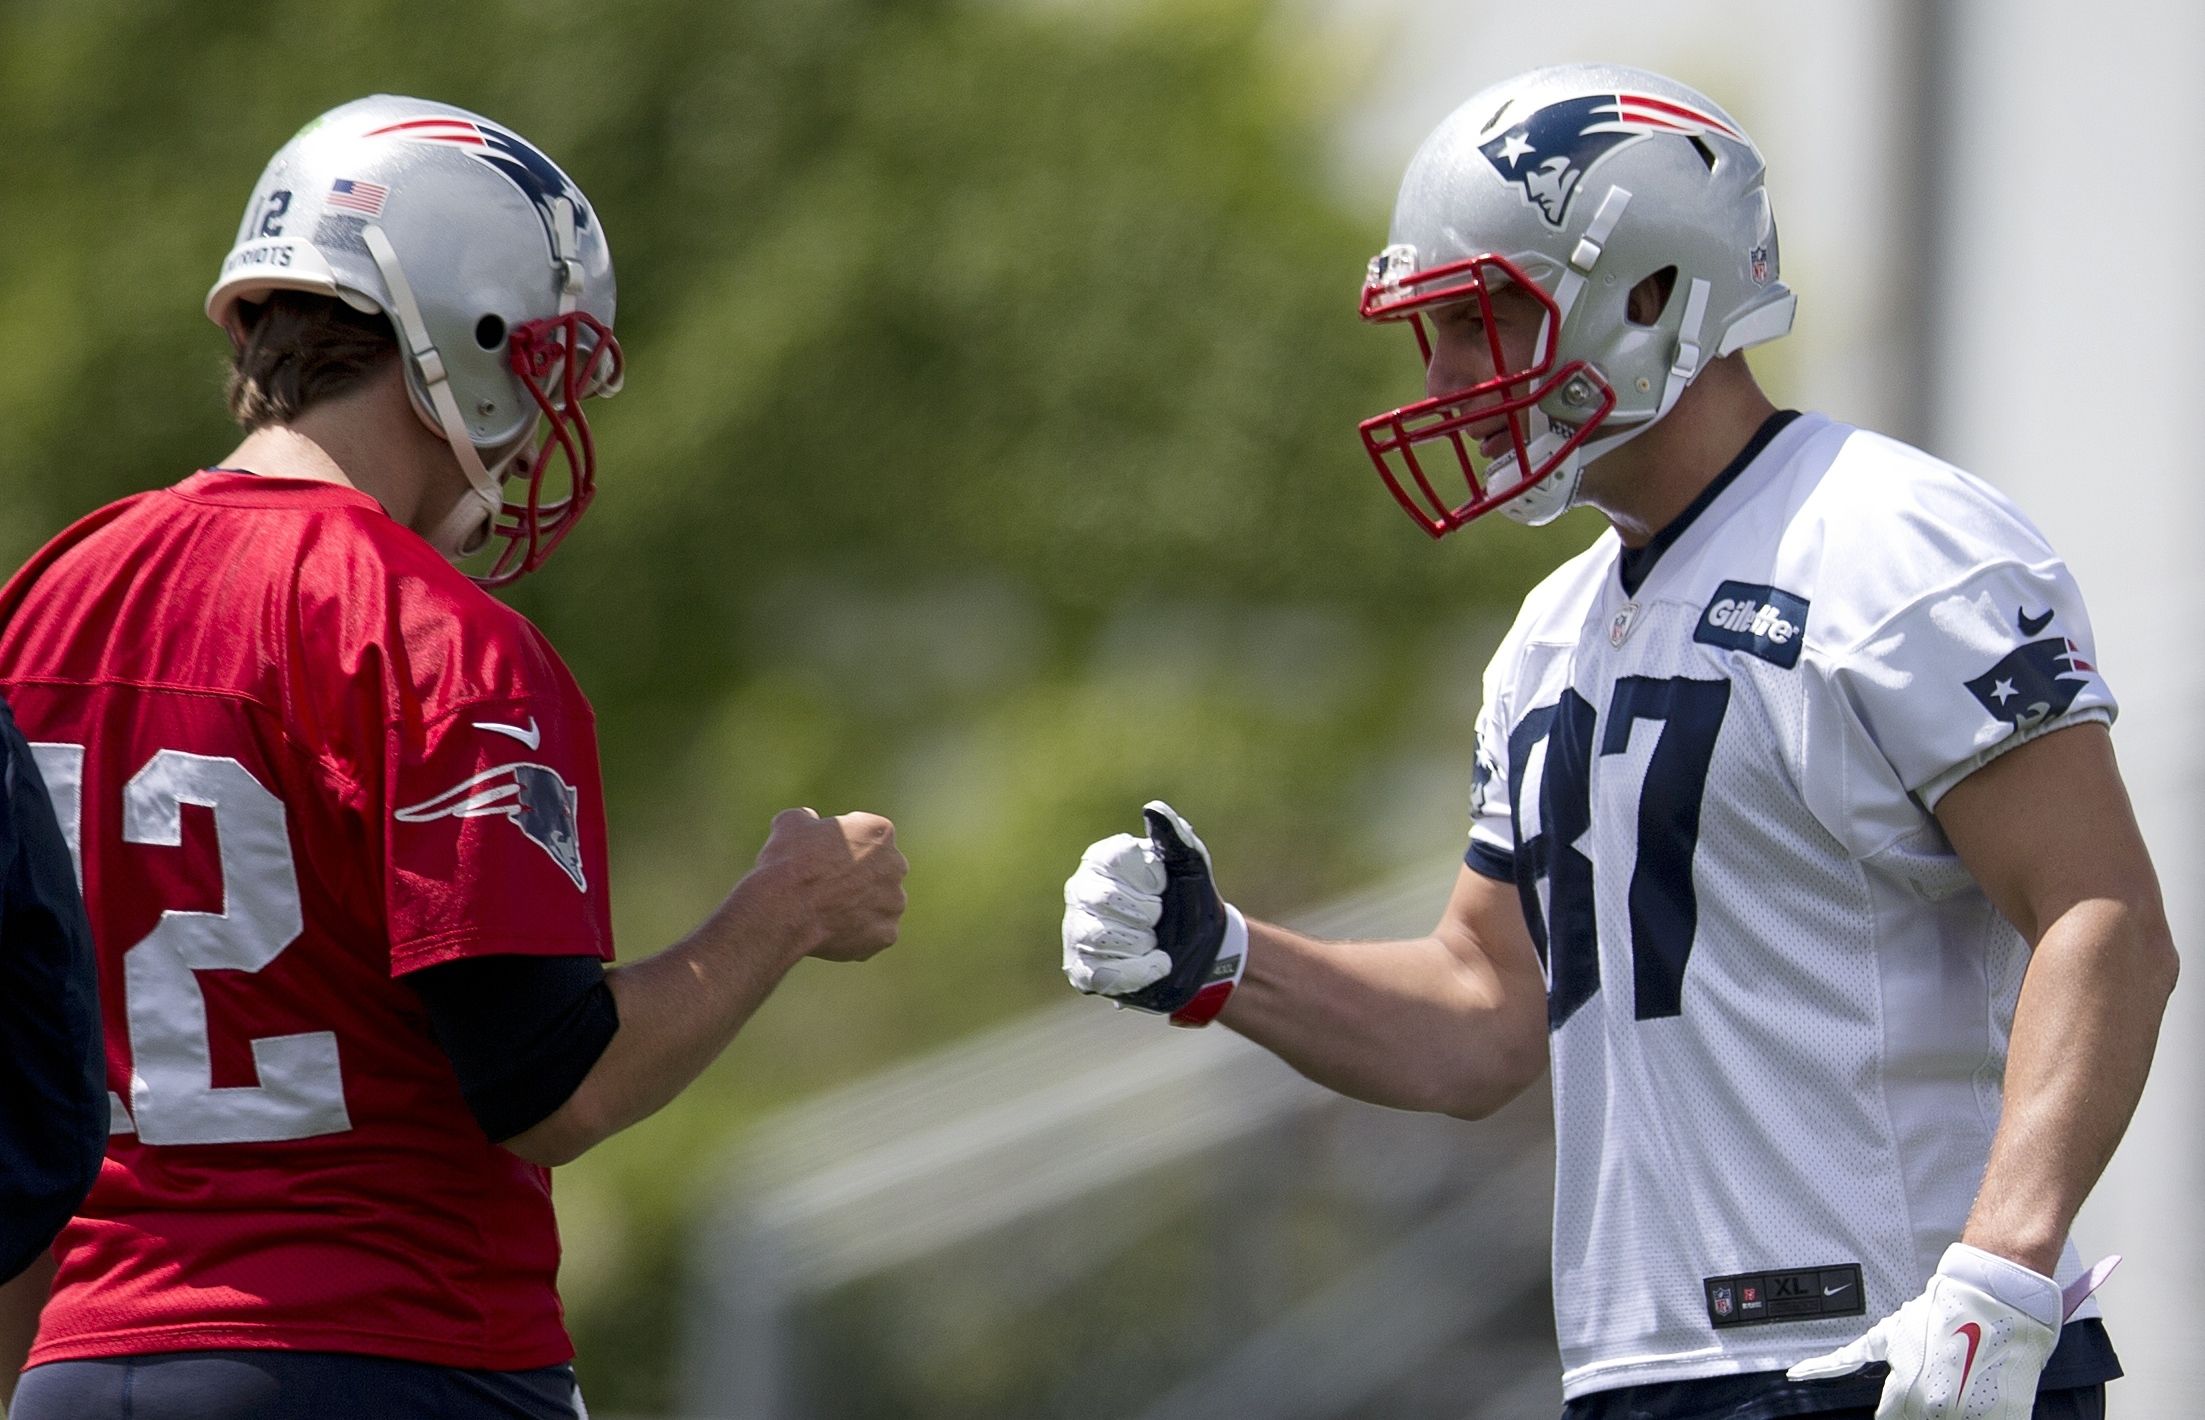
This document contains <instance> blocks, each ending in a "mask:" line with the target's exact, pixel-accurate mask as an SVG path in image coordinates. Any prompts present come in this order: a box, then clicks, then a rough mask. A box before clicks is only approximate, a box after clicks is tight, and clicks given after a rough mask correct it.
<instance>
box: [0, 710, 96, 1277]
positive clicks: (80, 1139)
mask: <svg viewBox="0 0 2205 1420" xmlns="http://www.w3.org/2000/svg"><path fill="white" fill-rule="evenodd" d="M96 972H97V968H96V964H95V962H94V958H93V955H92V929H91V927H90V925H89V924H87V923H86V921H85V918H84V900H83V899H82V898H81V897H79V896H78V894H77V878H76V866H75V864H74V863H73V862H72V861H71V860H70V857H69V846H68V843H67V842H66V841H65V840H64V839H63V838H62V836H61V827H60V825H58V824H57V823H55V822H54V811H53V805H52V804H51V803H49V802H48V801H47V798H46V784H45V781H44V780H43V779H41V778H40V777H39V773H38V765H37V762H36V761H34V760H33V759H32V758H31V749H30V746H29V745H28V744H26V743H25V742H24V740H23V735H22V732H21V731H19V730H17V729H16V727H15V718H14V717H13V716H12V715H10V714H9V713H8V711H7V707H6V705H5V704H0V1040H4V1041H6V1042H7V1045H6V1053H5V1055H4V1056H0V1280H4V1279H6V1278H9V1277H13V1276H14V1275H15V1274H16V1273H18V1272H21V1271H22V1270H23V1269H24V1268H25V1267H27V1266H28V1265H30V1262H31V1260H32V1259H33V1258H35V1257H37V1256H38V1254H39V1252H40V1251H41V1250H42V1249H44V1248H45V1247H46V1245H47V1244H49V1243H51V1242H52V1241H53V1240H54V1234H55V1233H57V1232H59V1231H60V1230H61V1225H62V1224H63V1223H65V1222H67V1221H68V1220H69V1215H70V1214H71V1213H74V1212H75V1211H76V1209H77V1205H78V1204H80V1203H82V1202H83V1201H84V1195H85V1194H86V1193H88V1192H90V1191H91V1188H92V1183H93V1180H94V1179H96V1178H97V1177H98V1176H99V1168H100V1160H101V1159H102V1158H103V1157H104V1156H105V1155H106V1153H107V1068H106V1058H105V1046H104V1044H103V1042H102V1040H101V1037H100V1002H99V981H98V977H97V974H96Z"/></svg>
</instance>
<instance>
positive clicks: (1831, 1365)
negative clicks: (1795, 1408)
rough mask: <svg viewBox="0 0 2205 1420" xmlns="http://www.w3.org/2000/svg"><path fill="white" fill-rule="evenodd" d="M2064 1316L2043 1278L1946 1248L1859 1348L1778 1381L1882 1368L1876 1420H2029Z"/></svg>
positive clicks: (2055, 1289)
mask: <svg viewBox="0 0 2205 1420" xmlns="http://www.w3.org/2000/svg"><path fill="white" fill-rule="evenodd" d="M2108 1270H2110V1269H2108ZM2099 1280H2103V1278H2102V1275H2101V1276H2100V1278H2099ZM2078 1290H2079V1289H2078ZM2085 1295H2087V1294H2085ZM2081 1301H2082V1297H2081V1296H2077V1297H2076V1298H2075V1299H2074V1303H2075V1304H2077V1305H2079V1304H2080V1303H2081ZM2070 1310H2072V1306H2071V1305H2070V1304H2068V1303H2067V1302H2066V1300H2065V1299H2063V1298H2062V1296H2061V1294H2060V1289H2059V1284H2058V1283H2056V1282H2054V1281H2053V1280H2052V1279H2051V1278H2049V1277H2046V1276H2045V1275H2043V1274H2042V1273H2040V1272H2034V1271H2031V1270H2030V1269H2029V1268H2026V1267H2024V1266H2022V1265H2021V1264H2020V1263H2018V1262H2014V1261H2011V1260H2009V1259H2007V1258H2003V1257H2000V1256H1998V1255H1997V1254H1996V1253H1990V1252H1985V1251H1983V1250H1982V1249H1981V1248H1976V1247H1970V1246H1968V1245H1967V1244H1966V1243H1954V1244H1953V1245H1952V1246H1951V1247H1949V1248H1946V1249H1945V1256H1944V1258H1943V1260H1942V1261H1940V1262H1939V1263H1938V1264H1937V1272H1936V1274H1935V1275H1934V1276H1932V1277H1931V1278H1930V1279H1929V1287H1928V1289H1927V1290H1926V1291H1924V1292H1923V1293H1922V1295H1920V1296H1919V1297H1916V1298H1915V1299H1914V1300H1913V1301H1911V1302H1908V1303H1907V1304H1906V1305H1905V1306H1903V1307H1900V1308H1899V1309H1898V1310H1897V1311H1895V1312H1893V1313H1892V1314H1891V1315H1889V1316H1887V1317H1885V1318H1884V1319H1883V1320H1882V1321H1879V1322H1877V1323H1876V1324H1875V1325H1874V1326H1873V1327H1871V1328H1869V1330H1868V1334H1867V1335H1865V1336H1863V1337H1861V1338H1860V1339H1859V1340H1858V1341H1855V1342H1853V1343H1852V1344H1851V1345H1848V1346H1842V1347H1840V1348H1838V1349H1837V1350H1835V1351H1832V1352H1830V1353H1829V1354H1828V1355H1824V1356H1816V1357H1814V1358H1813V1359H1811V1360H1806V1361H1801V1362H1800V1363H1799V1364H1798V1365H1796V1366H1794V1367H1792V1368H1791V1369H1790V1370H1789V1371H1787V1372H1785V1374H1786V1375H1787V1376H1789V1377H1790V1378H1791V1379H1792V1380H1795V1381H1818V1380H1828V1379H1830V1378H1832V1377H1835V1376H1848V1375H1851V1374H1852V1373H1853V1372H1855V1371H1857V1370H1859V1369H1861V1368H1862V1367H1863V1366H1866V1365H1867V1364H1868V1363H1869V1362H1871V1361H1889V1362H1890V1363H1891V1377H1890V1379H1889V1380H1887V1381H1885V1382H1884V1386H1883V1399H1882V1401H1881V1402H1880V1403H1878V1405H1877V1406H1876V1420H2029V1417H2030V1415H2031V1414H2033V1413H2034V1412H2035V1410H2036V1404H2037V1376H2038V1374H2039V1373H2040V1372H2042V1371H2043V1369H2044V1363H2045V1361H2046V1360H2047V1359H2049V1358H2050V1356H2051V1354H2052V1347H2053V1346H2054V1345H2055V1344H2056V1343H2057V1342H2058V1341H2059V1338H2060V1323H2061V1322H2062V1321H2063V1320H2064V1319H2065V1318H2066V1315H2067V1313H2068V1312H2069V1311H2070Z"/></svg>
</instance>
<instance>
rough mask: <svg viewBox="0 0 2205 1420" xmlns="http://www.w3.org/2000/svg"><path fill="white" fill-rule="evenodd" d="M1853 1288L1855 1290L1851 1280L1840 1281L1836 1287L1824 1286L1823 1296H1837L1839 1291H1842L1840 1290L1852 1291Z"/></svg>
mask: <svg viewBox="0 0 2205 1420" xmlns="http://www.w3.org/2000/svg"><path fill="white" fill-rule="evenodd" d="M1852 1290H1853V1284H1852V1283H1850V1282H1840V1283H1838V1284H1837V1285H1836V1286H1835V1287H1824V1288H1823V1289H1822V1295H1823V1296H1825V1297H1834V1296H1836V1295H1837V1294H1838V1293H1840V1292H1850V1291H1852Z"/></svg>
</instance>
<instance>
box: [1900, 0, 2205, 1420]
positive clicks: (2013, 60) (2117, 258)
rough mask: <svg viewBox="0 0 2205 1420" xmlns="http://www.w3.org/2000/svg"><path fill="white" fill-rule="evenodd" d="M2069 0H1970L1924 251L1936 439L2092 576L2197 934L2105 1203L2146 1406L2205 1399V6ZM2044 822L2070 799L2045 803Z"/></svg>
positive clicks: (2093, 1227) (2133, 785)
mask: <svg viewBox="0 0 2205 1420" xmlns="http://www.w3.org/2000/svg"><path fill="white" fill-rule="evenodd" d="M2076 13H2077V12H2076V11H2075V9H2074V8H2073V7H2072V6H2071V5H2066V4H2055V3H2052V0H1966V3H1963V4H1960V5H1959V6H1958V8H1957V11H1956V21H1957V24H1956V32H1955V34H1954V41H1955V42H1954V43H1953V44H1952V46H1950V49H1951V52H1952V53H1953V54H1954V56H1955V60H1956V62H1955V64H1954V68H1953V74H1952V79H1953V87H1952V90H1951V99H1950V103H1949V110H1950V113H1951V116H1952V132H1951V135H1950V138H1949V142H1950V143H1951V144H1952V147H1953V151H1954V152H1955V153H1956V154H1958V155H1960V157H1961V159H1962V160H1961V161H1956V162H1953V163H1950V164H1949V165H1948V170H1949V171H1950V174H1951V179H1952V180H1951V186H1950V193H1949V201H1948V211H1949V213H1950V219H1949V220H1948V222H1947V223H1946V224H1945V230H1944V231H1943V233H1942V235H1941V237H1940V239H1939V242H1938V247H1937V250H1936V251H1934V252H1932V253H1928V254H1927V255H1928V256H1929V258H1930V260H1931V262H1932V264H1933V266H1934V268H1935V269H1936V270H1937V271H1938V272H1939V273H1940V275H1941V278H1942V279H1941V280H1940V281H1939V282H1938V284H1937V286H1936V288H1935V289H1936V300H1935V305H1934V309H1933V311H1932V312H1931V316H1932V318H1933V319H1934V320H1935V321H1937V322H1938V323H1939V325H1940V326H1941V327H1942V329H1943V331H1944V335H1943V348H1944V351H1945V355H1946V359H1945V361H1944V362H1943V366H1942V368H1941V369H1940V370H1939V371H1938V376H1937V377H1938V383H1939V386H1940V387H1941V388H1942V389H1943V391H1944V399H1943V400H1942V409H1941V410H1940V413H1939V416H1938V419H1937V421H1936V429H1935V437H1936V440H1937V442H1938V445H1939V448H1938V452H1940V453H1942V454H1945V455H1946V456H1948V457H1950V458H1952V459H1954V460H1955V461H1956V462H1959V463H1961V464H1963V465H1965V466H1967V467H1970V468H1973V469H1976V470H1978V471H1980V472H1981V473H1983V474H1984V475H1985V476H1986V477H1989V478H1991V479H1993V480H1995V481H1996V482H1998V483H1999V484H2001V485H2002V486H2004V487H2005V488H2007V489H2008V490H2009V491H2011V492H2012V493H2013V494H2014V495H2015V497H2016V498H2017V499H2018V500H2019V501H2020V502H2021V503H2022V505H2023V506H2024V507H2026V508H2028V509H2029V510H2030V511H2031V513H2033V514H2034V515H2035V516H2036V518H2037V520H2038V521H2039V522H2040V523H2041V524H2042V525H2043V527H2044V529H2045V532H2046V533H2047V535H2049V536H2050V538H2051V539H2052V542H2053V544H2054V545H2055V546H2056V547H2058V548H2059V549H2060V550H2061V552H2063V553H2064V554H2065V555H2066V557H2067V559H2068V561H2069V563H2070V564H2071V565H2072V566H2073V567H2074V569H2075V572H2076V575H2077V576H2078V577H2079V578H2080V579H2081V582H2082V586H2083V591H2084V594H2085V595H2086V596H2087V597H2088V599H2089V602H2090V607H2091V614H2092V620H2093V624H2094V629H2095V630H2096V632H2097V637H2098V654H2099V664H2100V665H2101V666H2102V667H2103V668H2104V670H2105V672H2106V677H2107V679H2108V681H2109V682H2110V683H2111V684H2112V686H2113V689H2114V692H2115V693H2116V694H2117V695H2119V696H2120V698H2121V702H2122V711H2121V721H2120V725H2119V727H2118V729H2117V730H2116V732H2115V742H2116V744H2117V745H2118V747H2119V751H2120V755H2121V761H2122V766H2123V769H2124V771H2125V775H2126V778H2127V780H2128V784H2129V790H2130V792H2131V794H2132V795H2133V796H2134V797H2135V799H2136V804H2137V810H2138V814H2139V816H2140V817H2141V818H2142V820H2143V824H2144V832H2145V835H2146V836H2147V838H2148V839H2149V840H2150V842H2151V845H2152V850H2153V856H2154V858H2155V860H2156V861H2157V863H2158V866H2159V874H2160V878H2161V881H2162V882H2163V883H2164V885H2165V888H2166V893H2167V903H2168V908H2169V910H2170V912H2171V914H2172V917H2173V919H2174V925H2175V939H2176V941H2177V943H2178V944H2182V945H2186V946H2188V947H2189V948H2191V949H2192V955H2191V964H2190V975H2189V979H2188V980H2187V981H2185V982H2184V983H2183V987H2182V989H2181V990H2179V991H2177V992H2176V993H2175V999H2174V1005H2173V1008H2172V1010H2171V1011H2170V1013H2169V1016H2168V1021H2167V1026H2166V1031H2165V1034H2164V1035H2163V1036H2162V1037H2161V1040H2160V1046H2159V1058H2158V1064H2157V1066H2156V1067H2155V1068H2154V1070H2153V1073H2152V1082H2151V1086H2150V1088H2149V1089H2148V1090H2147V1091H2146V1092H2145V1096H2144V1102H2143V1105H2142V1107H2141V1109H2140V1110H2139V1112H2138V1114H2137V1118H2136V1121H2135V1123H2134V1124H2132V1125H2131V1126H2130V1128H2129V1133H2128V1139H2127V1142H2126V1143H2124V1144H2123V1145H2122V1148H2121V1152H2120V1153H2119V1154H2118V1155H2117V1156H2116V1157H2115V1159H2114V1161H2113V1166H2112V1168H2111V1169H2110V1170H2109V1171H2108V1173H2107V1175H2106V1178H2105V1181H2104V1182H2103V1183H2102V1184H2100V1186H2099V1188H2098V1191H2097V1193H2096V1195H2095V1196H2094V1197H2093V1198H2092V1199H2091V1201H2090V1203H2089V1204H2088V1205H2087V1206H2086V1208H2085V1209H2084V1213H2083V1219H2082V1223H2081V1225H2080V1226H2079V1227H2078V1229H2077V1234H2078V1236H2079V1238H2080V1239H2081V1241H2082V1243H2083V1244H2084V1246H2085V1247H2086V1248H2096V1249H2098V1250H2100V1251H2119V1252H2121V1253H2124V1254H2125V1255H2126V1257H2127V1259H2128V1260H2127V1261H2126V1263H2124V1265H2123V1270H2122V1272H2121V1275H2120V1276H2118V1277H2117V1278H2116V1279H2115V1280H2114V1281H2113V1282H2112V1283H2111V1284H2109V1286H2108V1287H2107V1289H2106V1296H2105V1307H2106V1312H2107V1315H2108V1318H2109V1321H2110V1323H2111V1324H2112V1325H2113V1326H2115V1327H2116V1331H2115V1343H2116V1344H2117V1345H2118V1346H2119V1347H2120V1349H2121V1353H2122V1357H2123V1359H2124V1360H2125V1361H2126V1363H2127V1365H2128V1370H2129V1375H2130V1379H2129V1380H2128V1381H2125V1382H2123V1383H2122V1384H2120V1385H2119V1386H2117V1387H2116V1388H2115V1389H2114V1391H2113V1395H2114V1397H2115V1399H2116V1400H2117V1401H2118V1404H2119V1413H2121V1414H2124V1415H2140V1416H2161V1415H2169V1416H2171V1415H2188V1414H2194V1413H2196V1411H2197V1405H2198V1403H2197V1401H2196V1400H2195V1397H2196V1396H2197V1395H2198V1394H2199V1392H2200V1388H2201V1387H2205V1351H2200V1349H2199V1347H2198V1346H2197V1344H2196V1341H2195V1339H2194V1332H2193V1322H2194V1319H2195V1317H2196V1315H2197V1312H2198V1308H2199V1304H2200V1303H2201V1302H2205V1272H2201V1270H2200V1267H2199V1263H2200V1261H2201V1260H2205V1259H2201V1258H2200V1256H2199V1254H2200V1252H2201V1250H2205V1249H2201V1246H2200V1240H2201V1236H2205V1234H2201V1230H2200V1228H2199V1222H2198V1220H2199V1212H2200V1209H2199V1198H2200V1196H2201V1188H2205V1177H2201V1172H2205V1171H2201V1169H2200V1157H2199V1149H2198V1144H2197V1141H2198V1137H2199V1110H2200V1105H2201V1103H2205V1101H2201V1100H2200V1098H2199V1094H2200V1091H2199V1078H2198V1077H2199V1064H2200V1061H2201V1060H2205V1019H2201V1017H2205V979H2201V978H2205V971H2201V968H2200V960H2201V959H2200V958H2199V957H2198V956H2197V954H2196V951H2195V949H2196V948H2197V947H2198V946H2199V945H2200V944H2201V942H2205V934H2201V933H2199V932H2198V931H2197V930H2196V928H2197V926H2198V925H2199V924H2200V922H2201V921H2205V896H2201V894H2200V893H2199V891H2198V884H2197V879H2196V872H2195V865H2196V864H2197V862H2198V860H2199V853H2200V849H2201V847H2205V845H2201V844H2200V841H2199V840H2200V834H2199V825H2198V814H2197V811H2196V808H2195V805H2196V804H2197V802H2198V793H2199V789H2200V787H2201V780H2205V772H2201V771H2205V749H2201V746H2205V740H2201V739H2200V737H2199V735H2198V734H2197V733H2196V732H2195V727H2194V726H2193V725H2192V723H2191V720H2190V717H2191V716H2192V715H2194V714H2196V713H2197V708H2198V706H2199V705H2200V703H2201V700H2200V697H2201V693H2205V665H2201V664H2200V661H2199V658H2198V656H2197V655H2196V654H2195V652H2194V651H2193V650H2192V648H2191V647H2190V645H2189V641H2188V635H2187V633H2186V632H2185V631H2184V630H2183V628H2184V627H2185V626H2186V625H2187V624H2188V619H2189V615H2188V614H2189V612H2190V611H2191V610H2192V608H2193V607H2195V606H2196V605H2197V603H2198V601H2199V600H2200V590H2201V586H2200V584H2201V583H2205V574H2201V571H2200V567H2201V563H2200V559H2199V556H2198V543H2199V536H2200V532H2201V528H2200V524H2199V521H2198V519H2199V514H2200V512H2201V511H2205V488H2201V487H2200V474H2199V471H2198V469H2197V457H2196V454H2195V452H2194V451H2193V450H2191V449H2190V447H2189V433H2190V427H2191V425H2192V424H2193V422H2194V420H2195V417H2196V411H2195V410H2194V409H2193V408H2192V407H2190V405H2189V401H2190V400H2191V399H2194V398H2196V395H2195V394H2194V393H2193V392H2194V391H2195V390H2196V388H2197V386H2198V383H2199V381H2200V378H2201V376H2205V341H2201V338H2200V333H2199V331H2200V327H2199V324H2198V320H2197V315H2196V313H2197V310H2198V307H2199V304H2200V300H2199V294H2200V292H2199V283H2198V278H2197V275H2196V273H2194V272H2193V271H2191V270H2190V269H2189V267H2188V265H2187V259H2188V257H2189V255H2190V250H2189V249H2190V243H2191V242H2192V241H2193V240H2195V234H2196V233H2197V231H2198V229H2199V223H2200V220H2201V218H2205V182H2201V179H2205V163H2201V162H2200V160H2199V158H2198V156H2197V151H2196V149H2195V147H2194V146H2193V145H2192V144H2191V142H2190V141H2189V140H2190V137H2191V135H2193V134H2195V133H2196V132H2197V131H2198V128H2199V124H2200V121H2201V120H2205V91H2201V90H2200V89H2199V87H2198V85H2197V82H2196V69H2197V61H2198V58H2199V56H2201V55H2205V9H2200V8H2199V7H2196V6H2184V5H2158V4H2150V3H2147V0H2096V3H2094V4H2092V5H2091V6H2090V7H2089V11H2088V14H2089V22H2088V23H2086V24H2078V23H2077V22H2076ZM2044 810H2045V813H2044V820H2043V823H2044V827H2043V831H2044V832H2045V833H2047V834H2057V833H2059V832H2060V831H2061V825H2060V819H2059V806H2058V805H2056V804H2046V805H2045V806H2044Z"/></svg>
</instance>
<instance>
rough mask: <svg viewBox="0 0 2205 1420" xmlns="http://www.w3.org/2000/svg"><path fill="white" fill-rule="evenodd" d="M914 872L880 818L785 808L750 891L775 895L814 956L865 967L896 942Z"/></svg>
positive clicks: (763, 851) (761, 852)
mask: <svg viewBox="0 0 2205 1420" xmlns="http://www.w3.org/2000/svg"><path fill="white" fill-rule="evenodd" d="M909 868H910V865H909V864H908V863H906V862H905V861H904V856H903V854H902V853H900V852H898V851H897V849H896V826H895V825H894V824H892V823H890V822H889V821H888V820H887V819H884V818H882V817H881V816H880V815H879V814H868V813H847V814H841V815H839V816H837V817H834V818H821V817H820V816H819V815H818V814H815V813H813V812H812V811H811V810H810V809H783V810H782V811H781V812H780V813H777V814H775V815H774V816H773V831H772V833H771V835H770V836H769V837H768V838H767V839H766V846H765V847H763V848H761V849H759V850H758V866H757V868H756V870H754V871H753V872H752V873H751V875H750V877H749V878H748V879H746V880H745V884H744V886H752V885H755V886H756V887H757V889H758V890H759V891H761V892H765V893H770V894H771V895H772V897H773V899H774V907H775V911H776V915H777V916H779V917H780V918H781V919H782V920H783V921H784V922H786V923H787V925H788V928H789V930H790V931H791V933H792V934H793V935H794V936H795V937H796V938H798V939H799V940H803V941H808V942H811V943H812V946H811V948H810V950H809V952H808V953H807V954H808V955H810V956H815V957H822V958H824V959H826V960H828V961H864V960H865V959H866V958H868V957H870V956H872V955H874V954H875V953H877V952H879V951H881V950H883V949H884V948H886V947H888V946H889V945H890V944H892V943H893V942H894V941H895V940H896V931H897V928H898V926H899V925H900V924H901V922H902V920H903V908H904V892H903V876H904V873H905V872H907V871H908V870H909Z"/></svg>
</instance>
